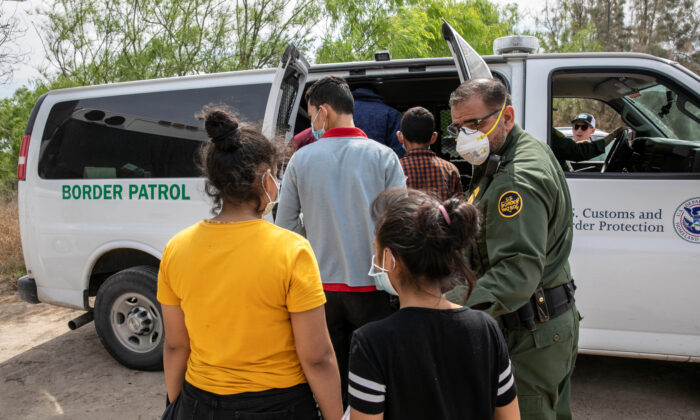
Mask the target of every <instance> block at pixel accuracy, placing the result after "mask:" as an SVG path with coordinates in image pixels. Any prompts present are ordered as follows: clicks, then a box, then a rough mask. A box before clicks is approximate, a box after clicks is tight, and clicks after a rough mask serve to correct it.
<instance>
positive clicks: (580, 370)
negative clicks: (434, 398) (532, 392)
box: [0, 285, 700, 420]
mask: <svg viewBox="0 0 700 420" xmlns="http://www.w3.org/2000/svg"><path fill="white" fill-rule="evenodd" d="M8 287H9V286H7V285H5V286H4V289H2V288H3V286H1V285H0V418H7V419H38V418H41V419H157V418H159V417H160V414H161V413H162V410H163V408H164V398H165V397H164V395H165V391H164V389H165V387H164V382H163V373H162V372H139V371H134V370H130V369H127V368H125V367H123V366H121V365H120V364H118V363H117V362H116V361H114V359H112V358H111V357H110V355H109V354H108V353H107V351H106V350H104V348H103V347H102V344H101V343H100V341H99V339H98V338H97V333H96V332H95V327H94V324H93V323H90V324H88V325H86V326H84V327H82V328H79V329H78V330H75V331H70V330H69V329H68V326H67V323H68V321H69V320H71V319H72V318H74V317H76V316H78V315H80V314H81V313H82V312H81V311H74V310H70V309H63V308H57V307H55V306H49V305H46V304H39V305H30V304H26V303H24V302H22V301H21V300H20V299H19V298H18V297H17V296H16V293H15V292H14V291H13V290H11V289H9V288H8ZM572 387H573V402H572V404H573V412H574V418H576V419H593V420H595V419H640V420H642V419H669V418H673V419H692V420H700V391H698V390H700V364H689V363H669V362H659V361H650V360H632V359H620V358H608V357H593V356H580V357H579V363H578V364H577V368H576V372H575V373H574V378H573V385H572Z"/></svg>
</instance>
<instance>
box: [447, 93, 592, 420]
mask: <svg viewBox="0 0 700 420" xmlns="http://www.w3.org/2000/svg"><path fill="white" fill-rule="evenodd" d="M450 107H451V112H452V121H453V123H452V124H451V125H450V127H448V130H449V131H451V132H452V133H453V134H455V135H457V151H458V153H460V154H461V155H462V156H463V157H464V158H465V159H466V160H467V161H469V162H470V163H471V164H472V165H473V166H474V172H473V177H472V183H471V186H470V188H469V192H468V193H467V196H468V197H469V201H470V202H472V203H474V204H475V205H476V206H477V208H478V209H479V210H480V212H481V214H482V217H483V221H482V231H481V232H480V234H479V237H478V238H477V244H476V246H475V247H474V248H473V249H471V250H468V251H467V252H468V253H469V254H470V255H469V256H470V260H471V261H472V268H473V269H474V270H475V271H476V272H477V274H478V276H479V280H478V281H477V284H476V287H475V289H474V291H473V292H472V295H471V296H470V297H469V299H468V300H467V301H466V305H467V306H470V307H472V308H474V309H481V310H484V311H485V312H487V313H489V314H490V315H492V316H494V317H495V318H496V319H497V320H498V321H499V322H500V323H501V325H502V327H503V332H504V335H505V338H506V342H507V344H508V351H509V352H510V357H511V360H512V363H513V367H514V369H515V381H516V384H517V387H518V400H519V404H520V413H521V416H522V418H523V419H568V418H571V409H570V404H569V400H570V378H571V374H572V372H573V369H574V364H575V361H576V355H577V351H578V331H579V319H580V316H579V313H578V311H577V309H576V306H575V305H574V289H575V286H574V284H573V280H572V276H571V271H570V269H569V262H568V258H569V253H570V251H571V242H572V238H573V226H572V222H573V219H572V208H571V197H570V195H569V187H568V186H567V183H566V179H565V178H564V174H563V172H562V170H561V168H560V167H559V164H558V163H557V160H556V158H555V157H554V155H553V153H552V152H551V150H550V149H549V147H547V145H546V144H545V143H543V142H541V141H539V140H537V139H535V138H534V137H533V136H532V135H530V134H528V133H527V132H525V131H524V130H523V129H522V128H520V126H518V125H517V124H515V122H514V110H513V107H512V106H511V104H510V97H509V95H508V94H507V91H506V89H505V86H503V84H502V83H500V82H499V81H497V80H493V79H471V80H468V81H466V82H464V83H463V84H462V85H460V86H459V87H458V88H457V89H456V90H455V91H454V92H453V93H452V95H451V96H450ZM482 130H483V132H482ZM446 296H447V297H448V298H449V299H450V300H452V301H453V302H457V303H462V304H464V303H465V302H464V298H465V296H466V293H465V290H464V289H460V288H457V289H454V290H452V291H450V292H448V293H447V295H446Z"/></svg>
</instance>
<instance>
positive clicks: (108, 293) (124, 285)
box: [94, 265, 165, 371]
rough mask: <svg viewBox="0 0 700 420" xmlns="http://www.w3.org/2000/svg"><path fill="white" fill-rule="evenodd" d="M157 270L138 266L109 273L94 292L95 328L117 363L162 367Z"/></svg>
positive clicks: (147, 369)
mask: <svg viewBox="0 0 700 420" xmlns="http://www.w3.org/2000/svg"><path fill="white" fill-rule="evenodd" d="M157 279H158V271H157V270H156V268H154V267H151V266H147V265H141V266H137V267H131V268H127V269H126V270H122V271H119V272H117V273H115V274H113V275H111V276H110V277H109V278H108V279H107V280H106V281H105V282H104V284H102V286H101V287H100V288H99V290H98V291H97V297H96V298H95V310H94V313H95V329H96V330H97V335H98V337H100V341H101V342H102V345H103V346H104V347H105V349H107V351H108V352H109V354H111V355H112V357H114V359H116V360H117V361H118V362H119V363H121V364H122V365H124V366H126V367H128V368H130V369H137V370H146V371H153V370H162V369H163V337H164V336H165V329H164V327H163V315H162V313H161V310H160V305H159V304H158V301H157V299H156V290H157V289H156V288H157Z"/></svg>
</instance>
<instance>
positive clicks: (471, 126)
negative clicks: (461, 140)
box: [447, 108, 502, 136]
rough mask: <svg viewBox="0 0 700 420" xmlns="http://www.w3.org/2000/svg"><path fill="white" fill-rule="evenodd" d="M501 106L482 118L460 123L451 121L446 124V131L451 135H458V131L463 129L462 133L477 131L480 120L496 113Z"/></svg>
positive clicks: (482, 120)
mask: <svg viewBox="0 0 700 420" xmlns="http://www.w3.org/2000/svg"><path fill="white" fill-rule="evenodd" d="M501 109H502V108H499V109H497V110H495V111H493V112H492V113H490V114H489V115H487V116H485V117H484V118H478V119H475V120H469V121H464V122H463V123H461V124H457V123H452V124H450V125H448V126H447V132H448V133H450V135H452V136H458V135H459V132H460V131H464V134H474V133H476V132H477V131H479V125H481V123H482V122H484V121H485V120H487V119H489V118H490V117H492V116H494V115H496V114H498V113H499V112H500V111H501Z"/></svg>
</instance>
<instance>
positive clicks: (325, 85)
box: [305, 76, 355, 114]
mask: <svg viewBox="0 0 700 420" xmlns="http://www.w3.org/2000/svg"><path fill="white" fill-rule="evenodd" d="M305 98H306V102H308V103H309V104H311V105H313V106H316V107H317V106H319V105H323V104H328V105H330V107H331V108H333V110H334V111H335V112H337V113H339V114H352V113H353V112H354V111H355V100H354V99H353V98H352V92H350V86H348V84H347V82H345V79H343V78H342V77H338V76H326V77H324V78H322V79H320V80H317V81H316V82H315V83H314V84H313V85H311V87H309V89H308V90H307V91H306V94H305Z"/></svg>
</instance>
